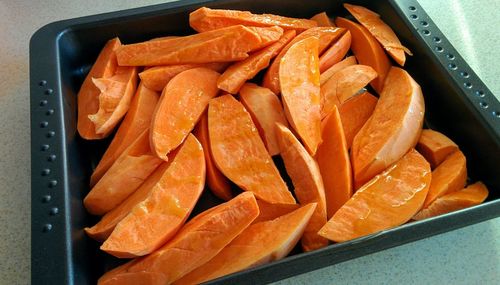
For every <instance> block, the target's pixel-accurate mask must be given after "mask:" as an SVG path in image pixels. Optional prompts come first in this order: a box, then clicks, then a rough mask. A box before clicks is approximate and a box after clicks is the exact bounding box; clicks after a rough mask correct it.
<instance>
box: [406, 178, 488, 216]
mask: <svg viewBox="0 0 500 285" xmlns="http://www.w3.org/2000/svg"><path fill="white" fill-rule="evenodd" d="M487 197H488V188H486V186H485V185H484V184H483V183H482V182H477V183H474V184H472V185H469V186H467V187H465V188H464V189H462V190H459V191H456V192H452V193H450V194H446V195H444V196H441V197H439V198H437V199H436V200H435V201H434V202H432V203H431V204H430V205H429V206H428V207H427V208H424V209H422V210H420V212H418V213H417V214H416V215H415V216H413V219H414V220H423V219H428V218H430V217H435V216H439V215H443V214H446V213H449V212H453V211H458V210H461V209H465V208H468V207H472V206H475V205H479V204H481V203H483V202H484V200H486V198H487Z"/></svg>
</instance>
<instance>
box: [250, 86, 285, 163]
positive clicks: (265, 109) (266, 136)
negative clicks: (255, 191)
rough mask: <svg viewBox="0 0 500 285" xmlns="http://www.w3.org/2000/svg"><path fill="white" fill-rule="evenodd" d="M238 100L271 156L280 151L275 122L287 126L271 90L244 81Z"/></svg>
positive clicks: (278, 101)
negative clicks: (248, 114)
mask: <svg viewBox="0 0 500 285" xmlns="http://www.w3.org/2000/svg"><path fill="white" fill-rule="evenodd" d="M240 100H241V103H243V105H244V106H245V108H246V110H247V111H248V112H249V113H250V115H251V116H252V119H253V121H254V123H255V126H256V127H257V129H258V130H259V134H260V137H261V138H262V141H263V142H264V144H265V145H266V148H267V150H268V151H269V154H270V155H271V156H274V155H277V154H279V153H280V149H279V146H278V141H277V139H276V127H275V126H276V123H280V124H283V125H284V126H288V122H287V120H286V118H285V113H284V112H283V107H282V106H281V102H280V100H279V98H278V96H276V95H275V94H274V93H273V92H272V91H271V90H269V89H267V88H264V87H260V86H258V85H256V84H253V83H246V84H245V85H243V87H242V88H241V90H240Z"/></svg>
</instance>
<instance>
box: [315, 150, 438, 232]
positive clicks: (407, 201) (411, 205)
mask: <svg viewBox="0 0 500 285" xmlns="http://www.w3.org/2000/svg"><path fill="white" fill-rule="evenodd" d="M430 183H431V169H430V165H429V163H428V162H427V161H426V160H425V158H424V157H423V156H421V155H420V154H419V153H418V152H417V151H416V150H414V149H412V150H410V151H409V152H408V153H407V154H406V155H405V156H403V158H401V159H400V160H399V161H397V162H396V163H395V164H394V165H392V166H391V167H389V168H388V169H386V170H385V171H384V172H383V173H382V174H380V175H378V176H376V177H375V178H373V179H372V180H371V181H370V182H368V183H367V184H365V185H364V186H363V187H362V188H360V189H359V190H358V191H356V193H354V195H353V196H352V198H351V199H350V200H349V201H347V203H345V204H344V206H342V207H341V208H340V209H339V210H338V211H337V212H336V213H335V215H334V216H333V217H332V218H331V219H330V220H329V221H328V223H327V224H326V225H325V226H324V227H323V228H322V229H321V230H320V231H319V234H320V235H321V236H324V237H326V238H328V239H330V240H332V241H335V242H343V241H347V240H351V239H355V238H358V237H362V236H365V235H369V234H372V233H376V232H378V231H382V230H386V229H390V228H392V227H396V226H399V225H401V224H403V223H406V222H407V221H409V220H410V219H411V218H412V217H413V216H414V215H415V214H416V213H417V212H418V211H419V210H420V209H421V208H422V205H423V203H424V200H425V196H426V195H427V191H428V190H429V185H430Z"/></svg>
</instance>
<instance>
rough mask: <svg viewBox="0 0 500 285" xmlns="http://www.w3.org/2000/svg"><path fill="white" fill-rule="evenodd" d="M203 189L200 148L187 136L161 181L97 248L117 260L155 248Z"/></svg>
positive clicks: (180, 222) (174, 228)
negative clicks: (99, 247) (117, 258)
mask: <svg viewBox="0 0 500 285" xmlns="http://www.w3.org/2000/svg"><path fill="white" fill-rule="evenodd" d="M204 186H205V158H204V155H203V148H202V146H201V144H200V143H199V142H198V140H197V139H196V138H195V137H194V136H193V135H189V136H188V137H187V138H186V141H185V142H184V143H183V144H182V146H181V147H180V149H179V152H178V153H177V155H176V156H175V158H174V160H173V161H172V164H171V165H170V167H169V168H168V169H167V171H166V173H165V174H164V175H163V176H162V179H161V182H160V183H159V184H157V185H155V187H154V188H153V189H152V190H151V191H150V193H149V195H148V197H147V198H146V199H145V200H143V201H142V202H140V203H139V204H137V205H136V206H134V208H133V209H132V210H131V211H130V213H129V214H128V215H127V216H126V217H125V218H123V220H121V221H120V222H119V223H118V224H117V225H116V227H115V229H114V231H113V232H112V233H111V235H110V236H109V238H108V239H107V240H106V241H105V242H104V244H103V245H102V246H101V249H102V250H104V251H106V252H107V253H109V254H111V255H114V256H116V257H120V258H131V257H137V256H144V255H146V254H149V253H151V252H153V251H154V250H156V249H158V248H159V247H160V246H162V245H163V244H164V243H165V242H166V241H168V240H169V239H170V238H172V237H173V236H174V235H175V233H176V232H177V231H178V230H179V228H180V227H181V226H182V225H183V224H184V222H185V221H186V219H187V218H188V216H189V214H190V213H191V211H192V210H193V208H194V206H195V204H196V202H197V201H198V198H199V197H200V195H201V192H202V191H203V188H204ZM139 236H140V238H138V237H139Z"/></svg>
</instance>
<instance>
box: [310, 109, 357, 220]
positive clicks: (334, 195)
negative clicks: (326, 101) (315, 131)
mask: <svg viewBox="0 0 500 285" xmlns="http://www.w3.org/2000/svg"><path fill="white" fill-rule="evenodd" d="M342 126H343V122H342V120H341V117H340V114H339V111H338V109H337V107H336V106H334V107H333V112H332V113H331V114H330V115H329V116H328V117H327V118H326V123H325V126H324V128H323V129H322V139H323V143H322V144H321V145H320V146H319V148H318V152H317V153H316V161H317V162H318V166H319V170H320V172H321V176H322V177H323V183H324V185H325V197H326V210H327V217H328V219H330V218H331V217H332V216H333V215H334V214H335V212H337V210H338V209H340V207H342V205H344V204H345V203H346V202H347V201H348V200H349V199H350V198H351V196H352V192H353V190H352V170H351V161H350V159H349V152H348V148H347V142H346V138H345V135H344V129H343V127H342Z"/></svg>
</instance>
